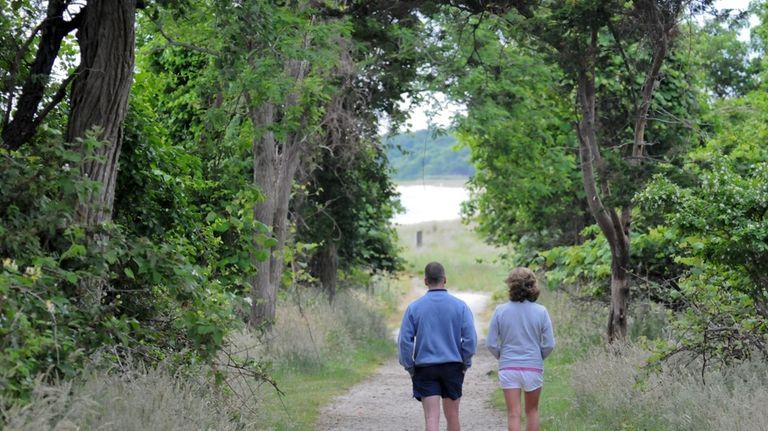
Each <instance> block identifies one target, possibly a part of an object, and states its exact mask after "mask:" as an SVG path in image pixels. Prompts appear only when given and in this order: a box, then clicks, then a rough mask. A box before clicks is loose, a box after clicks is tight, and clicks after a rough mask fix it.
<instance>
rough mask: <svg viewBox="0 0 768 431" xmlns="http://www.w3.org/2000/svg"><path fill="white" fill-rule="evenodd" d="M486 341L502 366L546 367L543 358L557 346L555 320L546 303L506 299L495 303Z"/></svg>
mask: <svg viewBox="0 0 768 431" xmlns="http://www.w3.org/2000/svg"><path fill="white" fill-rule="evenodd" d="M485 344H486V346H487V347H488V350H490V351H491V353H492V354H493V356H495V357H496V359H498V360H499V368H500V369H501V368H506V367H527V368H539V369H544V358H546V357H547V355H549V354H550V352H552V349H554V348H555V335H554V333H553V331H552V321H551V320H550V319H549V313H547V309H546V308H545V307H544V306H543V305H539V304H536V303H535V302H530V301H524V302H512V301H510V302H507V303H506V304H502V305H499V306H498V307H496V311H495V312H494V313H493V317H491V324H490V328H489V329H488V338H486V339H485Z"/></svg>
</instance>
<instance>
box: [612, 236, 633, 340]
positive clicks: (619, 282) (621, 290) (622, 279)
mask: <svg viewBox="0 0 768 431" xmlns="http://www.w3.org/2000/svg"><path fill="white" fill-rule="evenodd" d="M628 267H629V249H618V250H611V311H610V313H609V317H608V340H609V341H610V342H613V341H620V340H624V339H626V336H627V310H628V308H629V277H628V275H629V274H628V272H627V268H628Z"/></svg>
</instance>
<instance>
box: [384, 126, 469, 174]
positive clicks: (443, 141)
mask: <svg viewBox="0 0 768 431" xmlns="http://www.w3.org/2000/svg"><path fill="white" fill-rule="evenodd" d="M430 135H431V133H430V132H429V131H428V130H419V131H417V132H411V133H403V134H400V135H395V136H392V137H390V138H387V139H386V140H385V141H384V144H385V145H386V147H387V155H388V156H389V162H390V164H391V165H392V167H393V168H394V169H395V173H394V175H393V178H394V180H395V181H408V180H418V179H422V178H445V177H464V178H467V177H470V176H472V175H474V173H475V168H474V167H473V166H472V165H471V164H470V162H469V149H468V148H462V149H460V150H458V151H454V150H453V147H454V146H455V145H456V138H454V137H453V136H452V135H443V136H438V137H437V138H432V136H430ZM401 150H402V151H401Z"/></svg>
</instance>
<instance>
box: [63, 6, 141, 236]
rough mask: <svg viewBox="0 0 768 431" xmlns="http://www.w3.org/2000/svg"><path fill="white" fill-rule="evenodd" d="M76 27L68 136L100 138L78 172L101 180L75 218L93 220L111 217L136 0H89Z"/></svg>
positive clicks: (130, 78) (130, 74) (130, 75)
mask: <svg viewBox="0 0 768 431" xmlns="http://www.w3.org/2000/svg"><path fill="white" fill-rule="evenodd" d="M81 14H83V15H84V16H83V18H82V19H83V22H82V26H81V27H80V30H79V31H78V33H77V39H78V43H79V45H80V54H81V62H80V67H79V69H78V70H79V74H78V75H77V77H76V78H75V80H74V83H73V85H72V96H71V106H70V112H69V124H68V127H67V140H68V141H70V142H75V141H76V140H77V139H82V138H84V137H85V135H86V132H87V131H88V130H91V129H94V128H96V129H98V131H99V132H98V138H99V139H100V140H102V141H104V142H105V144H104V145H103V146H101V147H99V148H98V149H97V150H96V153H95V156H96V157H97V159H98V160H89V161H87V162H85V163H84V164H83V166H82V168H81V171H82V174H83V175H84V176H86V177H88V178H89V179H90V180H92V181H96V182H97V183H99V184H100V187H99V188H98V190H95V191H93V192H92V193H90V194H89V196H87V197H86V199H85V200H84V201H83V202H80V203H79V205H78V209H77V210H78V211H77V217H78V220H79V221H81V222H83V223H85V224H86V225H89V226H93V225H96V224H98V223H101V222H104V221H109V220H111V217H112V203H113V201H114V193H115V182H116V179H117V169H118V159H119V157H120V147H121V144H122V138H123V137H122V126H123V120H124V119H125V115H126V112H127V109H128V96H129V95H130V91H131V84H132V81H133V67H134V56H135V49H134V44H135V30H134V25H135V21H136V0H100V1H89V2H88V5H87V6H86V8H85V9H84V10H83V11H82V12H81Z"/></svg>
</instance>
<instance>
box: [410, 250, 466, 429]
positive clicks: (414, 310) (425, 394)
mask: <svg viewBox="0 0 768 431" xmlns="http://www.w3.org/2000/svg"><path fill="white" fill-rule="evenodd" d="M446 282H447V280H446V278H445V269H444V268H443V265H441V264H439V263H437V262H431V263H429V264H427V266H426V268H424V284H425V285H426V286H427V288H428V289H429V290H428V291H427V293H426V294H424V296H422V297H421V298H419V299H417V300H416V301H414V302H412V303H411V304H410V305H408V308H407V309H406V310H405V315H404V316H403V322H402V324H401V325H400V335H399V337H398V344H399V347H400V364H401V365H402V366H403V367H404V368H405V370H406V371H408V373H409V374H410V375H411V380H412V381H413V396H414V398H416V399H417V400H419V401H421V405H422V407H423V408H424V420H425V422H426V426H425V429H426V431H438V429H439V425H440V399H441V398H442V400H443V412H444V414H445V420H446V421H447V422H448V431H459V430H460V429H461V426H460V425H459V401H460V399H461V388H462V385H463V384H464V372H465V371H466V370H467V369H468V368H469V367H470V366H471V365H472V356H473V355H474V354H475V349H476V347H477V333H476V332H475V325H474V321H473V318H472V311H471V310H470V309H469V307H468V306H467V304H466V303H464V301H462V300H460V299H459V298H456V297H455V296H453V295H451V294H449V293H448V291H447V290H446V289H445V284H446Z"/></svg>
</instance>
